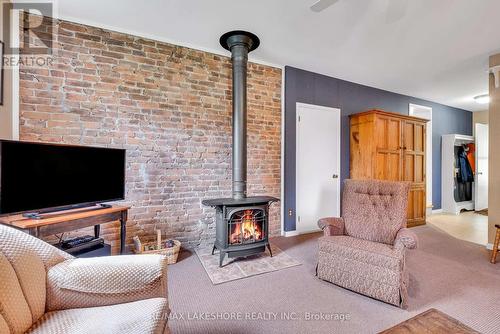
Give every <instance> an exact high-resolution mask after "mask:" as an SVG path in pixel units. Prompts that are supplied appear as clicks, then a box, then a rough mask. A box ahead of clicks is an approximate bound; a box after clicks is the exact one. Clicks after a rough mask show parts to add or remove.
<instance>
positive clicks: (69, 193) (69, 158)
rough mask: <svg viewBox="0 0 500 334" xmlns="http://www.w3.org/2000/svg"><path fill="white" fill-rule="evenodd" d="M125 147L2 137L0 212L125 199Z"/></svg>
mask: <svg viewBox="0 0 500 334" xmlns="http://www.w3.org/2000/svg"><path fill="white" fill-rule="evenodd" d="M125 161H126V159H125V150H121V149H109V148H97V147H85V146H70V145H53V144H43V143H29V142H19V141H8V140H0V215H7V214H13V213H26V212H37V213H43V212H50V211H58V210H62V209H71V208H77V207H85V206H92V205H95V204H98V203H103V202H110V201H116V200H123V199H124V197H125Z"/></svg>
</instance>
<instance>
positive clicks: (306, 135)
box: [296, 103, 340, 233]
mask: <svg viewBox="0 0 500 334" xmlns="http://www.w3.org/2000/svg"><path fill="white" fill-rule="evenodd" d="M296 110H297V116H296V117H297V118H296V138H297V145H296V168H297V170H296V203H297V204H296V213H297V214H296V231H297V232H298V233H309V232H315V231H318V230H319V228H318V226H317V221H318V219H320V218H322V217H339V216H340V109H337V108H328V107H322V106H316V105H310V104H304V103H297V109H296Z"/></svg>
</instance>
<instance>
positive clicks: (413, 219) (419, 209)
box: [407, 187, 426, 227]
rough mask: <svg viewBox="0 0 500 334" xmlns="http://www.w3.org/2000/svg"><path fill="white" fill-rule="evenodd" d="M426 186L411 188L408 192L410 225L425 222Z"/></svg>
mask: <svg viewBox="0 0 500 334" xmlns="http://www.w3.org/2000/svg"><path fill="white" fill-rule="evenodd" d="M425 209H426V207H425V187H416V188H412V189H410V193H409V194H408V213H407V218H408V222H407V224H408V226H410V227H411V226H417V225H422V224H425Z"/></svg>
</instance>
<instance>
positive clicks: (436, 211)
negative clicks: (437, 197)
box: [432, 209, 443, 215]
mask: <svg viewBox="0 0 500 334" xmlns="http://www.w3.org/2000/svg"><path fill="white" fill-rule="evenodd" d="M438 213H443V209H436V210H432V214H433V215H436V214H438Z"/></svg>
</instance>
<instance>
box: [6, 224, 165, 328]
mask: <svg viewBox="0 0 500 334" xmlns="http://www.w3.org/2000/svg"><path fill="white" fill-rule="evenodd" d="M0 282H1V285H0V333H1V334H7V333H25V332H27V333H44V334H73V333H79V334H83V333H95V334H97V333H155V334H156V333H167V332H168V327H167V320H168V314H169V308H168V299H167V263H166V259H165V258H164V257H162V256H159V255H123V256H110V257H102V258H88V259H77V258H74V257H72V256H71V255H69V254H67V253H64V252H62V251H60V250H58V249H57V248H55V247H52V246H51V245H49V244H47V243H45V242H43V241H42V240H39V239H36V238H34V237H32V236H29V235H28V234H26V233H24V232H21V231H18V230H15V229H13V228H10V227H7V226H4V225H0Z"/></svg>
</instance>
